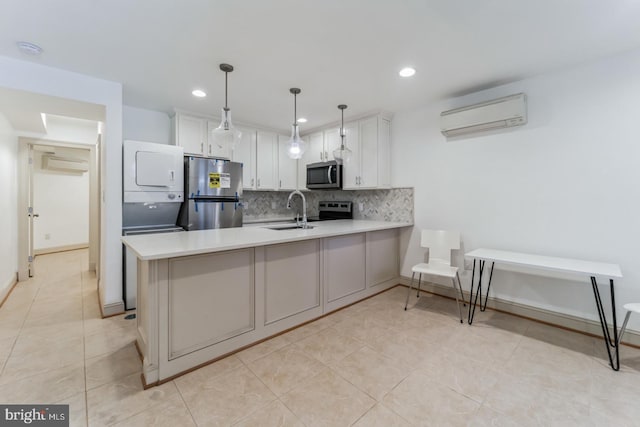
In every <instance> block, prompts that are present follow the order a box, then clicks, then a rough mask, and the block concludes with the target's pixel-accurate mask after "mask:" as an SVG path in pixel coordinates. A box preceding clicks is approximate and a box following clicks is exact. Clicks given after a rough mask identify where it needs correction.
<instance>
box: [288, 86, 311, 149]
mask: <svg viewBox="0 0 640 427" xmlns="http://www.w3.org/2000/svg"><path fill="white" fill-rule="evenodd" d="M289 92H290V93H292V94H293V125H291V138H290V139H289V142H287V155H288V156H289V157H290V158H292V159H300V158H302V154H304V151H305V150H306V149H307V143H306V142H305V141H303V140H302V139H301V138H300V129H299V128H298V118H297V104H296V97H297V96H298V94H299V93H300V92H301V90H300V89H298V88H297V87H292V88H291V89H289Z"/></svg>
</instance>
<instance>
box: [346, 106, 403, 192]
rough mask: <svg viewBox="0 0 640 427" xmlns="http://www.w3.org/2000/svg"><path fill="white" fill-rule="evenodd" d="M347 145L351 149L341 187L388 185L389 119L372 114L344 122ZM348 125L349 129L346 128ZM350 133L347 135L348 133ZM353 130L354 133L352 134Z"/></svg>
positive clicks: (389, 180)
mask: <svg viewBox="0 0 640 427" xmlns="http://www.w3.org/2000/svg"><path fill="white" fill-rule="evenodd" d="M345 128H346V130H347V146H348V147H349V148H350V149H351V150H352V151H353V155H352V156H351V160H350V161H349V162H348V163H346V164H345V165H344V168H343V179H344V181H343V188H344V189H348V190H355V189H365V188H389V187H390V184H391V177H390V160H391V159H390V153H391V147H390V121H389V119H387V118H386V117H383V116H380V115H378V116H374V117H369V118H366V119H362V120H359V121H358V122H357V131H356V130H355V129H352V128H353V125H352V124H349V125H345ZM350 129H352V130H351V131H350ZM350 132H351V135H353V137H352V138H349V134H350ZM356 134H357V136H355V135H356Z"/></svg>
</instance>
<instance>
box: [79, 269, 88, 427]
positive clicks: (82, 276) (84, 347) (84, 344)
mask: <svg viewBox="0 0 640 427" xmlns="http://www.w3.org/2000/svg"><path fill="white" fill-rule="evenodd" d="M84 285H85V273H84V271H83V270H81V274H80V296H81V301H82V302H81V305H82V366H83V368H84V369H83V371H84V416H85V422H86V425H87V426H88V425H89V399H88V396H87V392H88V391H87V340H86V337H85V318H84V308H85V307H84V306H85V304H84V295H83V289H84Z"/></svg>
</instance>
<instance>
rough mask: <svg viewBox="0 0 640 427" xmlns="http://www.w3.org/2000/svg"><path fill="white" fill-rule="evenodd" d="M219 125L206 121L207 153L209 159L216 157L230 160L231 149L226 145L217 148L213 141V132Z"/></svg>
mask: <svg viewBox="0 0 640 427" xmlns="http://www.w3.org/2000/svg"><path fill="white" fill-rule="evenodd" d="M219 125H220V122H214V121H211V120H208V121H207V139H206V140H207V153H206V155H207V156H209V157H218V158H221V159H231V147H230V146H228V145H226V144H225V145H223V146H219V145H218V144H217V143H216V142H214V141H213V134H212V132H213V130H214V129H215V128H217V127H218V126H219Z"/></svg>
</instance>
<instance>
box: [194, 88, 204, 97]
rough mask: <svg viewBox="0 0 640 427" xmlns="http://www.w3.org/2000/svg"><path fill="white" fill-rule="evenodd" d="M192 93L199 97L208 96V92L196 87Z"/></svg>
mask: <svg viewBox="0 0 640 427" xmlns="http://www.w3.org/2000/svg"><path fill="white" fill-rule="evenodd" d="M191 94H192V95H193V96H195V97H198V98H204V97H205V96H207V93H206V92H205V91H203V90H200V89H195V90H194V91H193V92H191Z"/></svg>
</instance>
